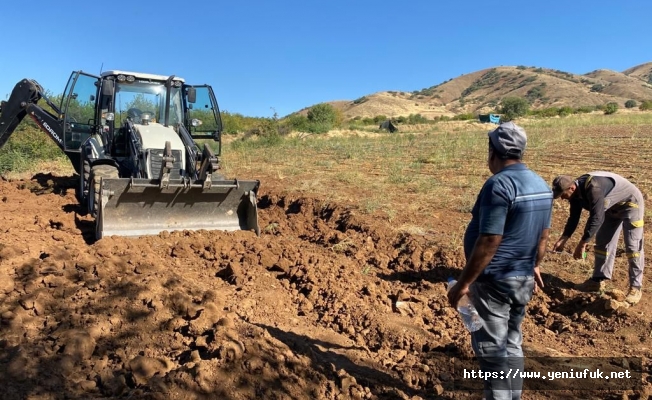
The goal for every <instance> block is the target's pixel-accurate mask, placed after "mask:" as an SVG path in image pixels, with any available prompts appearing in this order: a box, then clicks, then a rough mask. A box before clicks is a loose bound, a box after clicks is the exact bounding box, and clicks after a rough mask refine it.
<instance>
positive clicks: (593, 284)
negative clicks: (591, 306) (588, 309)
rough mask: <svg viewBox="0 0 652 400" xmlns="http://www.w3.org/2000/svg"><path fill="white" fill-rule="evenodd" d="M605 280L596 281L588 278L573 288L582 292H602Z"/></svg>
mask: <svg viewBox="0 0 652 400" xmlns="http://www.w3.org/2000/svg"><path fill="white" fill-rule="evenodd" d="M605 287H606V281H604V280H602V281H596V280H595V279H593V278H589V279H587V280H586V281H584V282H583V283H580V284H579V285H575V289H577V290H580V291H582V292H602V291H604V290H605Z"/></svg>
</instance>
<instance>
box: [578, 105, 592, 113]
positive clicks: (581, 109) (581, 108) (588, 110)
mask: <svg viewBox="0 0 652 400" xmlns="http://www.w3.org/2000/svg"><path fill="white" fill-rule="evenodd" d="M593 111H595V107H594V106H579V107H577V108H576V109H575V111H574V112H575V114H588V113H591V112H593Z"/></svg>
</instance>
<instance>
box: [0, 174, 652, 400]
mask: <svg viewBox="0 0 652 400" xmlns="http://www.w3.org/2000/svg"><path fill="white" fill-rule="evenodd" d="M74 183H75V181H74V179H72V178H68V177H64V178H60V177H56V176H38V177H36V178H35V179H33V180H29V181H0V198H2V202H0V221H1V222H0V243H1V244H0V273H1V274H2V276H3V279H2V280H0V300H1V303H0V318H1V324H2V326H1V329H0V369H1V370H3V371H4V373H3V374H0V382H1V383H2V385H3V398H7V399H23V398H30V399H41V398H42V399H50V398H53V393H57V396H56V398H59V397H61V398H66V397H67V398H89V397H90V398H110V397H120V396H123V397H132V398H157V399H158V398H160V399H173V398H175V399H176V398H179V399H182V398H206V399H209V398H223V399H234V400H236V399H254V398H264V399H288V398H292V399H304V398H305V399H308V398H310V399H312V398H314V399H345V398H353V399H418V398H421V399H431V398H446V399H457V398H467V396H468V393H466V392H461V391H455V390H451V383H452V382H451V380H452V379H453V376H452V375H451V370H450V368H451V367H450V362H451V359H452V358H460V359H471V358H472V357H473V353H472V350H471V346H470V341H469V335H468V333H467V332H466V331H465V330H464V328H463V327H462V324H461V322H460V320H459V317H458V316H457V313H456V311H455V310H453V309H451V308H450V307H449V306H448V305H447V302H446V297H445V284H444V282H445V280H446V278H447V277H448V276H451V275H456V274H458V273H459V269H460V268H461V267H462V266H463V265H464V264H463V263H464V260H463V256H462V255H461V254H460V253H459V250H458V249H454V248H451V247H450V246H449V245H447V244H446V243H440V242H438V241H437V238H425V237H420V236H413V235H409V234H405V233H399V232H396V231H394V230H393V229H391V227H389V226H387V225H385V224H383V223H382V222H380V221H378V220H374V219H372V218H370V217H368V216H366V215H364V214H361V213H359V212H358V211H356V209H354V208H352V207H350V206H347V205H345V204H331V203H325V202H323V201H320V200H318V199H310V198H306V197H292V196H289V195H284V196H281V195H279V194H275V193H274V192H269V193H265V194H264V195H262V196H261V198H260V199H259V222H260V226H261V228H262V234H261V236H260V237H257V236H255V234H253V233H251V232H244V231H240V232H230V233H229V232H219V231H211V232H208V231H198V232H188V231H184V232H172V233H168V232H163V233H161V234H160V235H158V236H150V237H142V238H137V239H134V238H120V237H109V238H103V239H102V240H100V241H94V239H93V231H94V225H93V222H92V220H91V219H90V217H87V216H80V215H79V214H78V211H79V209H78V206H77V202H76V200H75V197H74ZM553 261H554V260H553ZM561 265H562V266H563V265H567V264H563V263H561ZM621 269H622V268H621ZM545 276H546V279H547V280H548V285H547V287H546V288H545V289H544V291H540V292H539V293H538V294H537V295H535V299H534V300H533V302H532V306H531V307H530V308H529V311H528V316H527V318H526V321H525V324H524V330H525V347H526V350H527V351H531V352H544V351H546V350H545V349H547V348H554V349H556V351H559V352H563V353H565V354H573V355H587V356H598V355H604V354H605V351H607V349H608V351H610V352H615V353H618V354H625V355H637V356H641V355H645V356H648V353H649V350H648V347H647V346H648V345H649V334H648V332H649V329H650V326H651V325H650V321H649V320H648V319H647V318H648V317H645V316H641V315H639V313H640V310H641V309H642V308H636V307H632V308H629V309H618V310H606V309H605V307H604V301H606V300H604V299H602V301H603V303H602V304H600V301H601V298H600V297H599V295H590V294H582V293H579V292H577V291H575V290H574V289H572V288H571V286H572V285H570V282H569V280H570V279H571V278H572V279H576V277H573V276H571V275H568V276H567V275H563V274H556V275H554V276H553V274H546V275H545ZM565 279H568V280H565ZM555 280H556V281H555ZM576 280H577V279H576ZM637 307H638V306H637ZM636 310H639V311H638V312H637V311H636ZM643 349H644V350H643ZM646 387H647V386H646ZM557 395H558V393H557ZM609 395H610V394H609V393H607V394H604V393H602V394H601V395H600V396H599V397H601V398H609V397H608V396H609ZM542 396H543V395H542ZM618 396H621V394H618ZM528 398H533V399H534V398H548V397H546V396H543V397H536V396H534V397H533V396H530V397H528ZM618 398H620V397H618Z"/></svg>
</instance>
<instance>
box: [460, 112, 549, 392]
mask: <svg viewBox="0 0 652 400" xmlns="http://www.w3.org/2000/svg"><path fill="white" fill-rule="evenodd" d="M526 144H527V136H526V133H525V131H524V130H523V128H521V127H519V126H517V125H515V124H514V123H512V122H507V123H503V124H501V125H499V126H498V127H497V128H496V129H495V130H494V131H491V132H489V152H488V156H487V158H488V166H489V170H490V171H491V172H492V173H493V176H492V177H490V178H489V179H488V180H487V181H486V182H485V183H484V186H483V187H482V190H481V191H480V194H479V195H478V198H477V200H476V203H475V205H474V206H473V210H472V212H471V215H472V218H471V222H470V223H469V226H468V228H467V230H466V233H465V235H464V254H465V256H466V266H465V267H464V269H463V270H462V273H461V274H460V277H459V279H458V282H457V284H455V286H453V287H452V288H451V290H450V291H449V293H448V301H449V303H450V305H451V306H453V307H456V306H457V303H458V302H459V300H460V298H461V297H462V296H463V295H464V294H466V293H470V297H471V299H472V301H473V304H474V306H475V307H476V309H477V310H478V313H479V314H480V317H482V319H483V327H482V328H481V329H480V330H478V331H476V332H473V333H471V344H472V346H473V350H474V351H475V354H476V356H477V358H478V361H479V363H480V367H481V368H482V369H483V370H484V371H503V373H507V371H508V370H509V369H510V368H512V369H513V370H516V369H520V371H523V369H524V368H523V366H524V363H523V358H522V357H523V350H522V348H521V344H522V342H523V335H522V331H521V323H522V321H523V317H524V316H525V307H526V305H527V303H528V302H529V301H530V299H531V298H532V294H533V292H534V291H535V290H536V287H537V285H538V286H540V287H543V281H542V279H541V275H540V273H539V264H540V263H541V261H542V260H543V257H544V255H545V250H546V245H547V241H548V233H549V229H550V220H551V215H552V201H553V200H552V192H551V191H550V187H548V184H547V183H546V182H545V180H544V179H542V178H541V177H540V176H539V175H537V174H536V173H535V172H533V171H532V170H530V169H528V168H527V167H526V165H525V164H523V163H522V158H523V153H524V152H525V147H526ZM484 385H485V386H484V390H485V392H484V395H485V398H486V399H510V400H511V399H520V398H521V389H522V380H517V381H516V380H515V381H505V380H500V379H498V380H488V381H485V383H484Z"/></svg>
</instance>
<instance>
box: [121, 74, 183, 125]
mask: <svg viewBox="0 0 652 400" xmlns="http://www.w3.org/2000/svg"><path fill="white" fill-rule="evenodd" d="M166 94H167V88H166V87H165V86H164V84H163V82H118V83H117V85H116V101H115V113H116V116H115V118H116V122H117V123H118V124H120V125H122V123H123V121H124V120H125V119H126V118H129V119H131V121H132V122H133V123H136V124H139V123H141V122H142V115H143V113H147V114H149V117H150V122H158V123H160V124H164V123H165V97H166ZM182 121H183V113H182V105H181V88H178V87H172V88H171V89H170V121H169V122H170V125H176V124H179V123H181V122H182Z"/></svg>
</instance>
